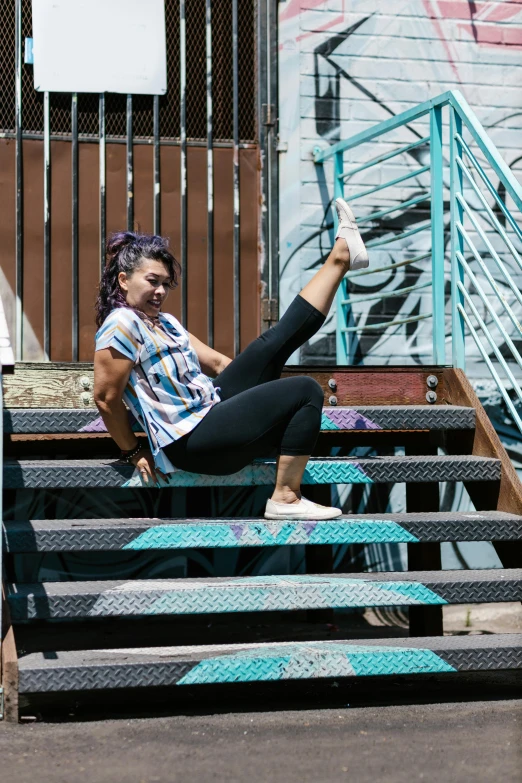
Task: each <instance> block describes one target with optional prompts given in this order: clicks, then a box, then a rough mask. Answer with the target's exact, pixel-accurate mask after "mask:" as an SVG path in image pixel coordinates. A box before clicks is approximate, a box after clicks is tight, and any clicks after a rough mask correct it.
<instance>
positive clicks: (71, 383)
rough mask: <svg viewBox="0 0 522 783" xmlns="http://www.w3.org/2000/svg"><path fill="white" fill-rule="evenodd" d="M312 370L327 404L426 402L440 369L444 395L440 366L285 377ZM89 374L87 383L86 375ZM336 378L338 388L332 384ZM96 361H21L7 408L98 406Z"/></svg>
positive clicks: (292, 370)
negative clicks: (430, 378) (430, 383)
mask: <svg viewBox="0 0 522 783" xmlns="http://www.w3.org/2000/svg"><path fill="white" fill-rule="evenodd" d="M292 375H310V376H312V377H313V378H315V379H316V380H317V381H318V382H319V383H320V384H321V386H322V387H323V389H324V395H325V405H328V400H329V398H330V397H331V396H332V395H335V396H336V397H337V404H338V405H351V406H355V405H427V404H428V403H427V401H426V392H427V391H428V386H427V383H426V381H427V378H428V376H429V375H435V376H436V377H437V378H438V381H439V384H438V386H437V388H436V393H437V396H438V402H441V401H442V398H443V395H444V373H443V369H442V368H441V367H422V368H421V369H419V368H418V367H411V368H409V367H342V368H339V367H335V366H333V367H320V368H318V367H287V368H286V369H285V370H284V371H283V373H282V377H289V376H292ZM83 378H86V379H87V385H86V387H84V385H83V384H82V382H81V379H83ZM331 379H333V380H334V381H335V382H336V384H337V388H336V390H335V391H334V390H332V389H331V388H330V387H329V386H328V381H329V380H331ZM93 382H94V372H93V365H92V363H90V362H83V363H81V362H79V363H75V364H73V363H70V364H66V363H51V362H50V363H36V362H17V363H16V365H15V369H14V375H13V376H12V377H9V378H6V379H5V403H4V404H5V407H6V408H94V407H95V405H94V399H93V397H92V389H93Z"/></svg>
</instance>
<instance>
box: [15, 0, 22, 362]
mask: <svg viewBox="0 0 522 783" xmlns="http://www.w3.org/2000/svg"><path fill="white" fill-rule="evenodd" d="M15 60H16V77H15V116H16V119H15V122H16V173H15V179H16V244H15V255H16V306H15V356H16V360H17V361H21V360H22V356H23V319H24V313H23V288H24V242H23V227H24V202H23V147H22V144H23V142H22V0H16V21H15Z"/></svg>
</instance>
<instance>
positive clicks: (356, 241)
mask: <svg viewBox="0 0 522 783" xmlns="http://www.w3.org/2000/svg"><path fill="white" fill-rule="evenodd" d="M335 209H336V210H337V217H338V219H339V225H338V227H337V233H336V235H335V238H336V239H337V238H338V237H342V238H343V239H345V240H346V244H347V245H348V250H349V251H350V272H351V271H352V270H354V269H366V267H368V266H369V264H370V262H369V260H368V252H367V250H366V247H365V246H364V242H363V241H362V237H361V235H360V233H359V229H358V228H357V223H356V221H355V217H354V214H353V212H352V210H351V209H350V207H349V206H348V204H347V203H346V201H345V200H344V199H343V198H336V199H335Z"/></svg>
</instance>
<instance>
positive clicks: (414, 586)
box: [8, 569, 522, 623]
mask: <svg viewBox="0 0 522 783" xmlns="http://www.w3.org/2000/svg"><path fill="white" fill-rule="evenodd" d="M520 600H522V569H505V570H501V569H491V570H484V571H439V572H437V571H416V572H411V573H408V572H404V573H366V574H338V575H331V574H330V575H328V574H321V575H307V576H301V575H295V574H292V575H289V576H251V577H231V578H223V577H221V578H200V579H162V580H159V579H158V580H154V579H147V580H133V581H127V582H125V581H107V582H102V581H100V582H49V583H45V584H15V585H11V586H9V587H8V601H9V606H10V609H11V617H12V620H13V622H17V623H18V622H27V621H28V620H32V619H52V620H66V619H67V620H71V619H85V618H88V617H129V616H133V615H164V614H169V615H186V614H207V613H216V612H256V611H272V610H275V611H281V610H287V609H324V608H328V607H332V608H339V609H340V608H345V607H365V606H415V605H424V606H429V605H440V604H446V603H451V604H459V603H466V604H467V603H484V602H492V603H495V602H501V601H520Z"/></svg>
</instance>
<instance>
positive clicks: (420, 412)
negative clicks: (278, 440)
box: [4, 405, 475, 435]
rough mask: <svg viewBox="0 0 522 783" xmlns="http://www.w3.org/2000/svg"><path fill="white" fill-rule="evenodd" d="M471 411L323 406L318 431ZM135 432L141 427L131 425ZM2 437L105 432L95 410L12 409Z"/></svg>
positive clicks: (399, 424)
mask: <svg viewBox="0 0 522 783" xmlns="http://www.w3.org/2000/svg"><path fill="white" fill-rule="evenodd" d="M474 426H475V409H474V408H467V407H463V406H459V405H363V406H361V405H358V406H356V407H354V408H348V407H346V406H343V405H338V406H337V405H336V406H325V407H324V408H323V415H322V421H321V429H322V430H324V431H328V430H348V431H349V430H394V429H395V430H405V429H406V430H407V429H438V430H440V429H470V428H473V427H474ZM134 429H135V431H136V432H140V431H141V427H140V426H139V425H136V423H134ZM4 431H5V433H6V434H22V433H24V434H27V433H32V434H35V435H36V434H47V433H76V432H107V430H106V428H105V425H104V423H103V421H102V419H101V417H100V415H99V413H98V411H97V410H96V409H87V410H80V409H73V408H13V409H10V410H9V409H8V410H5V411H4Z"/></svg>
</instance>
